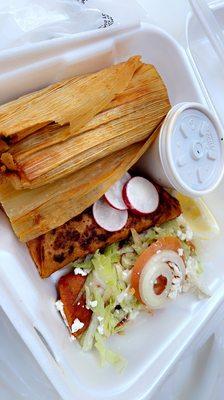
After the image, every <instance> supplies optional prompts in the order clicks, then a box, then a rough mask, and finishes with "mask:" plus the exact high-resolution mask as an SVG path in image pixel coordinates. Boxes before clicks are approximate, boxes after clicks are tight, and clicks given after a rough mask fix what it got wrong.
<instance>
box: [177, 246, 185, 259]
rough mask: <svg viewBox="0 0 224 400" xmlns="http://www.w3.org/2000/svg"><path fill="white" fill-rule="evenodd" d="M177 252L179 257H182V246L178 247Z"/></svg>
mask: <svg viewBox="0 0 224 400" xmlns="http://www.w3.org/2000/svg"><path fill="white" fill-rule="evenodd" d="M177 252H178V255H179V256H180V257H183V255H184V250H183V249H182V248H180V249H178V250H177Z"/></svg>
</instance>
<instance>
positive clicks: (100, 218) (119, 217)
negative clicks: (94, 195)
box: [93, 199, 128, 232]
mask: <svg viewBox="0 0 224 400" xmlns="http://www.w3.org/2000/svg"><path fill="white" fill-rule="evenodd" d="M93 216H94V219H95V221H96V223H97V224H98V225H99V226H100V227H101V228H103V229H105V230H106V231H108V232H116V231H119V230H120V229H122V228H123V227H124V226H125V224H126V222H127V220H128V212H127V210H124V211H120V210H116V209H115V208H113V207H111V206H110V205H109V204H108V203H107V202H106V201H104V199H100V200H98V201H96V203H94V204H93Z"/></svg>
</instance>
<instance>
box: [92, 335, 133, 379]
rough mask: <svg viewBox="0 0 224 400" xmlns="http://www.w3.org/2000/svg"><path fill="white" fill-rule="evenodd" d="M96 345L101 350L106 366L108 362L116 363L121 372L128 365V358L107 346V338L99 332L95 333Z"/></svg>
mask: <svg viewBox="0 0 224 400" xmlns="http://www.w3.org/2000/svg"><path fill="white" fill-rule="evenodd" d="M95 339H96V341H95V347H96V349H97V350H98V352H99V355H100V361H101V365H102V366H104V365H105V363H106V362H108V363H109V364H112V365H114V366H115V367H116V368H117V370H118V371H119V372H121V371H122V370H123V369H124V368H125V366H126V360H125V359H124V358H123V357H121V356H120V355H119V354H117V353H115V352H113V351H112V350H109V349H107V348H106V345H105V339H104V338H103V337H102V336H101V335H100V334H99V333H96V335H95Z"/></svg>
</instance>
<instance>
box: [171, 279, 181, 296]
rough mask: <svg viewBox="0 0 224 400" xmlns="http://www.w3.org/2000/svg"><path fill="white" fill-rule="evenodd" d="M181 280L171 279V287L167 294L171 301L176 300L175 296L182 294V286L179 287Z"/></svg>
mask: <svg viewBox="0 0 224 400" xmlns="http://www.w3.org/2000/svg"><path fill="white" fill-rule="evenodd" d="M181 281H182V279H181V278H175V277H174V278H173V279H172V286H171V289H170V292H169V294H168V297H169V298H170V299H172V300H174V299H176V298H177V296H178V295H179V294H180V293H181V292H182V285H181Z"/></svg>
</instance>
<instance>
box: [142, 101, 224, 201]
mask: <svg viewBox="0 0 224 400" xmlns="http://www.w3.org/2000/svg"><path fill="white" fill-rule="evenodd" d="M223 146H224V143H223V129H222V127H221V125H220V123H219V121H218V119H217V118H216V117H215V115H213V113H211V112H210V111H209V110H208V109H207V108H206V107H205V106H203V105H201V104H198V103H181V104H177V105H176V106H174V107H173V108H172V109H171V110H170V111H169V113H168V114H167V117H166V118H165V120H164V123H163V124H162V126H161V130H160V133H159V135H158V137H157V139H156V140H155V142H154V143H153V144H152V146H151V147H150V148H149V150H148V151H147V152H146V153H145V154H144V155H143V156H142V157H141V159H140V160H139V162H138V164H137V167H138V168H140V170H141V171H142V172H144V173H146V174H147V175H149V176H150V177H151V178H152V179H153V180H154V181H155V182H157V183H159V184H160V185H162V186H164V187H167V188H174V189H176V190H177V191H178V192H181V193H183V194H185V195H186V196H191V197H198V196H202V195H205V194H207V193H209V192H211V191H213V190H214V189H215V188H216V187H217V186H218V184H219V183H220V181H221V179H222V177H223V173H224V149H223Z"/></svg>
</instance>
